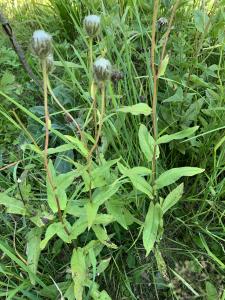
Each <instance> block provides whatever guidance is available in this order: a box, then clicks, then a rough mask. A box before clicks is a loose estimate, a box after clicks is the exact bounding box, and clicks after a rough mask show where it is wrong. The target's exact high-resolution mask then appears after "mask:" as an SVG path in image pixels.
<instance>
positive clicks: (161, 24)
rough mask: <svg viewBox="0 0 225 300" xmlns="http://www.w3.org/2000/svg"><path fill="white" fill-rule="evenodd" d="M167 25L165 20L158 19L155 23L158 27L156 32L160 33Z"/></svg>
mask: <svg viewBox="0 0 225 300" xmlns="http://www.w3.org/2000/svg"><path fill="white" fill-rule="evenodd" d="M167 25H168V20H167V18H163V17H161V18H159V19H158V21H157V27H158V30H159V31H161V30H162V29H163V28H165V27H166V26H167Z"/></svg>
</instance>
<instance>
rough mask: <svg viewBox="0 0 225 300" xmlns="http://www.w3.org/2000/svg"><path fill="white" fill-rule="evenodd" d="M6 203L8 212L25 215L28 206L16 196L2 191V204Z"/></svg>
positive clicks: (0, 194)
mask: <svg viewBox="0 0 225 300" xmlns="http://www.w3.org/2000/svg"><path fill="white" fill-rule="evenodd" d="M1 204H2V205H4V206H5V207H6V208H7V210H6V211H7V213H10V214H18V215H25V214H26V208H25V206H24V204H23V202H22V201H20V200H17V199H16V198H12V197H9V196H8V195H6V194H5V193H0V205H1Z"/></svg>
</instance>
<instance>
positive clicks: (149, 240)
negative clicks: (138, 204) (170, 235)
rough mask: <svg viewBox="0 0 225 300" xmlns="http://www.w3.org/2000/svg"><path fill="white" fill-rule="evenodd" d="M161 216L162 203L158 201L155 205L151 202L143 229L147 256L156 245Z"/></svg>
mask: <svg viewBox="0 0 225 300" xmlns="http://www.w3.org/2000/svg"><path fill="white" fill-rule="evenodd" d="M161 218H162V210H161V207H160V205H159V204H158V203H157V204H156V205H154V204H153V202H151V203H150V205H149V209H148V213H147V215H146V218H145V223H144V229H143V244H144V248H145V250H146V256H147V255H149V253H150V251H151V250H152V249H153V247H154V244H155V241H156V239H157V232H158V227H159V224H160V221H161Z"/></svg>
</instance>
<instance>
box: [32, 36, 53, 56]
mask: <svg viewBox="0 0 225 300" xmlns="http://www.w3.org/2000/svg"><path fill="white" fill-rule="evenodd" d="M32 47H33V50H34V52H35V54H36V55H37V56H38V57H39V58H40V59H44V58H46V57H47V56H48V55H49V54H50V53H51V51H52V36H51V35H50V34H49V33H47V32H45V31H44V30H36V31H35V32H34V33H33V38H32Z"/></svg>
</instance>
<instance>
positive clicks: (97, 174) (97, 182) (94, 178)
mask: <svg viewBox="0 0 225 300" xmlns="http://www.w3.org/2000/svg"><path fill="white" fill-rule="evenodd" d="M118 161H119V159H114V160H110V161H107V162H104V163H103V164H102V165H100V166H97V167H96V168H94V169H92V170H91V174H90V176H89V174H88V172H87V170H86V169H84V167H83V166H82V165H78V164H77V165H78V168H79V171H80V174H81V176H82V177H83V179H84V183H85V188H84V189H83V191H84V192H87V191H89V189H90V177H91V189H94V188H96V187H101V186H105V185H107V184H109V183H111V180H112V176H111V173H110V168H111V167H112V166H113V165H114V164H116V163H117V162H118ZM81 166H82V167H81Z"/></svg>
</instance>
